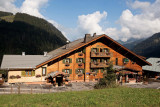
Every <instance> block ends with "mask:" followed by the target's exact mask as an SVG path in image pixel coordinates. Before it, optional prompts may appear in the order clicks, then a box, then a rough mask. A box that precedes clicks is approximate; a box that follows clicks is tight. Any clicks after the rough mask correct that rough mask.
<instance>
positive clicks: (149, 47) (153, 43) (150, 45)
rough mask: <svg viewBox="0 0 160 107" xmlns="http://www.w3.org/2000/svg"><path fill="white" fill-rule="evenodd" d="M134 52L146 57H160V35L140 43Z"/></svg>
mask: <svg viewBox="0 0 160 107" xmlns="http://www.w3.org/2000/svg"><path fill="white" fill-rule="evenodd" d="M132 51H134V52H135V53H137V54H138V55H142V56H145V57H160V33H156V34H154V35H153V36H151V37H149V38H148V39H146V40H144V41H142V42H140V43H139V44H137V45H136V46H135V47H134V48H133V49H132Z"/></svg>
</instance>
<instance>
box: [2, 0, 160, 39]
mask: <svg viewBox="0 0 160 107" xmlns="http://www.w3.org/2000/svg"><path fill="white" fill-rule="evenodd" d="M0 11H7V12H12V13H14V14H15V13H17V12H21V13H27V14H30V15H33V16H36V17H40V18H44V19H46V20H47V21H49V22H50V23H52V24H53V25H54V26H55V27H57V28H58V29H59V30H60V31H61V32H62V33H63V34H64V35H65V36H66V38H67V39H68V40H70V41H73V40H76V39H78V38H82V37H84V35H85V34H88V33H89V34H93V33H96V34H97V35H99V34H106V35H108V36H110V37H111V38H113V39H115V40H122V41H127V40H128V39H129V38H147V37H150V36H152V35H153V34H154V33H157V32H160V0H0Z"/></svg>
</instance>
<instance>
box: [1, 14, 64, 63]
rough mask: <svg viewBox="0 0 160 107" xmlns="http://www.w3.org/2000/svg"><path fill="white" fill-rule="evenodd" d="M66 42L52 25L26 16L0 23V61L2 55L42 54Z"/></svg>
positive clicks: (16, 16)
mask: <svg viewBox="0 0 160 107" xmlns="http://www.w3.org/2000/svg"><path fill="white" fill-rule="evenodd" d="M0 14H1V15H2V12H1V13H0ZM9 15H11V14H9ZM11 16H13V15H11ZM3 17H4V15H3ZM66 40H67V39H66V38H65V37H64V35H63V34H62V33H61V32H60V31H59V30H58V29H57V28H55V27H54V26H53V25H52V24H50V23H49V22H47V21H46V20H44V19H41V18H37V17H34V16H30V15H28V14H22V13H17V14H16V15H15V16H14V17H13V21H12V22H9V21H7V19H6V20H5V18H4V19H1V21H0V59H1V58H2V56H3V54H21V53H22V51H24V52H26V54H33V55H35V54H43V52H44V51H51V50H53V49H56V48H58V47H60V46H62V45H64V44H66ZM0 62H1V61H0Z"/></svg>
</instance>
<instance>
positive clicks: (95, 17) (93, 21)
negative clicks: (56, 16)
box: [78, 11, 107, 33]
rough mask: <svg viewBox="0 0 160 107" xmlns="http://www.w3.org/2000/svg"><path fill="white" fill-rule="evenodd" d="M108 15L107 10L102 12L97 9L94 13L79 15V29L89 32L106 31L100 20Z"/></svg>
mask: <svg viewBox="0 0 160 107" xmlns="http://www.w3.org/2000/svg"><path fill="white" fill-rule="evenodd" d="M106 17H107V12H105V11H104V12H103V13H100V12H99V11H96V12H94V13H92V14H88V15H81V16H78V29H79V30H83V31H87V32H88V33H94V32H97V33H104V31H103V29H102V27H101V26H100V24H99V23H100V22H101V20H102V19H103V18H106Z"/></svg>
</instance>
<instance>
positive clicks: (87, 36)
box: [84, 34, 91, 43]
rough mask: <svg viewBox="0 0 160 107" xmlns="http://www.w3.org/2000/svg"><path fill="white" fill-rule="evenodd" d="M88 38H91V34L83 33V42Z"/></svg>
mask: <svg viewBox="0 0 160 107" xmlns="http://www.w3.org/2000/svg"><path fill="white" fill-rule="evenodd" d="M90 38H91V34H85V37H84V43H86V42H88V40H89V39H90Z"/></svg>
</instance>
